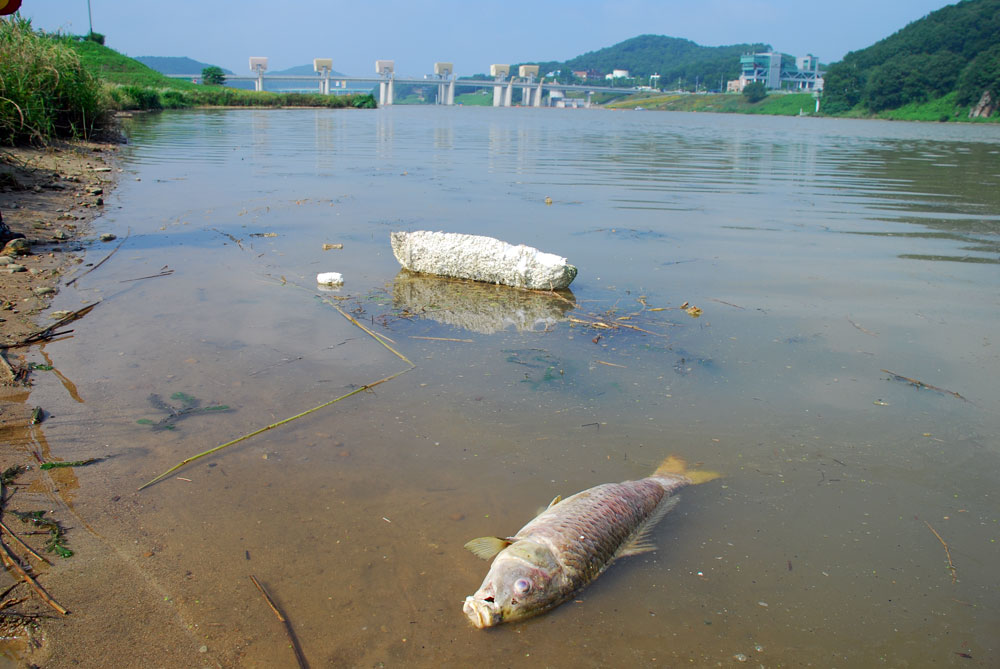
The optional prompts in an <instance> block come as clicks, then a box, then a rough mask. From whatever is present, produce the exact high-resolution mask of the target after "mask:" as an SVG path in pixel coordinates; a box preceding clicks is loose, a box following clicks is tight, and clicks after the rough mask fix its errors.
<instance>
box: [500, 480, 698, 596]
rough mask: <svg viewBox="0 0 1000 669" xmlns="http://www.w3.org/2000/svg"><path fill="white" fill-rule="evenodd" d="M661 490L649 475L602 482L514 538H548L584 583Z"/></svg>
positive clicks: (661, 495)
mask: <svg viewBox="0 0 1000 669" xmlns="http://www.w3.org/2000/svg"><path fill="white" fill-rule="evenodd" d="M675 487H680V486H675ZM666 495H667V493H666V491H665V489H664V488H663V486H661V485H659V484H658V483H655V482H653V481H651V480H649V479H643V480H641V481H626V482H624V483H605V484H602V485H599V486H596V487H594V488H590V489H589V490H584V491H583V492H580V493H577V494H576V495H573V496H572V497H570V498H567V499H565V500H563V501H561V502H559V504H557V505H556V506H553V507H551V508H549V509H546V510H545V511H544V512H543V513H542V514H541V515H540V516H538V517H537V518H535V519H534V520H532V521H531V522H530V523H528V524H527V525H525V526H524V527H523V528H521V530H520V531H519V532H518V533H517V534H515V535H514V537H513V538H514V539H515V540H521V539H528V540H532V539H544V540H548V541H549V542H551V544H552V545H553V546H555V547H556V548H557V550H558V552H557V557H556V559H557V560H558V561H559V562H561V563H562V564H563V565H564V566H565V568H566V571H567V575H568V576H569V577H570V579H571V580H572V581H574V584H575V585H576V586H577V587H579V586H583V585H585V584H586V583H589V582H590V581H592V580H593V579H595V578H597V577H598V576H599V575H600V574H601V572H602V571H604V569H606V568H607V567H608V565H610V564H611V562H612V561H614V559H615V557H616V553H617V552H618V550H619V549H621V548H622V546H624V545H627V543H628V539H629V538H630V537H631V536H632V535H633V534H634V533H635V532H636V531H637V530H638V529H639V528H640V527H641V526H642V524H643V521H644V520H645V519H646V518H647V517H648V516H649V515H650V514H652V513H653V511H654V510H655V509H656V507H657V506H658V505H659V504H660V502H661V501H662V500H663V499H664V498H665V497H666Z"/></svg>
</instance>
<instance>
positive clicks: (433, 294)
mask: <svg viewBox="0 0 1000 669" xmlns="http://www.w3.org/2000/svg"><path fill="white" fill-rule="evenodd" d="M574 299H575V298H574V296H573V293H572V292H570V291H568V290H566V291H559V293H544V292H538V291H530V290H520V289H518V288H511V287H510V286H499V285H492V284H487V283H480V282H476V281H463V280H461V279H448V278H443V277H436V276H430V275H426V274H416V273H414V272H409V271H407V270H405V269H404V270H400V272H399V274H397V275H396V278H395V279H393V282H392V302H393V306H394V307H395V308H397V309H403V310H405V311H406V312H407V313H409V314H414V315H418V316H420V317H422V318H428V319H430V320H433V321H436V322H438V323H441V324H444V325H450V326H454V327H460V328H463V329H465V330H468V331H470V332H478V333H480V334H493V333H494V332H500V331H501V330H506V329H508V328H513V329H514V330H516V331H518V332H521V331H540V330H542V331H544V330H549V329H551V328H552V327H553V326H554V325H555V324H556V323H558V322H559V321H561V320H563V319H564V318H565V317H566V314H567V313H568V312H569V311H570V310H572V309H574V308H575V307H576V304H575V301H574Z"/></svg>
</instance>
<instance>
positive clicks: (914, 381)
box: [882, 369, 969, 402]
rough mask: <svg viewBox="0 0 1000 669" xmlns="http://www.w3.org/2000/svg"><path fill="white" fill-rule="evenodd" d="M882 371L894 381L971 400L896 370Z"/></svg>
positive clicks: (963, 399)
mask: <svg viewBox="0 0 1000 669" xmlns="http://www.w3.org/2000/svg"><path fill="white" fill-rule="evenodd" d="M882 371H883V372H885V373H886V374H888V375H889V376H891V377H892V378H893V380H894V381H905V382H906V383H909V384H910V385H911V386H916V387H917V388H927V390H933V391H935V392H938V393H944V394H945V395H951V396H953V397H957V398H958V399H960V400H962V401H963V402H968V401H969V400H967V399H966V398H964V397H962V396H961V395H959V394H958V393H956V392H955V391H954V390H948V389H946V388H938V387H937V386H932V385H931V384H929V383H924V382H923V381H918V380H917V379H911V378H910V377H908V376H903V375H902V374H897V373H896V372H890V371H889V370H888V369H883V370H882Z"/></svg>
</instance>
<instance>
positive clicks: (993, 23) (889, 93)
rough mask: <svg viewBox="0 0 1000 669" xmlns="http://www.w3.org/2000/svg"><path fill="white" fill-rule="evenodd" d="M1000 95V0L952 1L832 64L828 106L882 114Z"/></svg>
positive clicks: (825, 97) (825, 105)
mask: <svg viewBox="0 0 1000 669" xmlns="http://www.w3.org/2000/svg"><path fill="white" fill-rule="evenodd" d="M986 90H989V91H991V94H992V96H993V99H994V100H995V99H997V97H998V96H1000V0H963V1H962V2H959V3H957V4H955V5H949V6H947V7H944V8H943V9H939V10H938V11H936V12H932V13H930V14H928V15H927V16H925V17H924V18H922V19H920V20H918V21H914V22H913V23H911V24H909V25H908V26H906V27H905V28H903V29H902V30H900V31H898V32H896V33H894V34H892V35H890V36H889V37H887V38H885V39H883V40H881V41H879V42H876V43H875V44H873V45H872V46H870V47H868V48H867V49H862V50H860V51H852V52H851V53H849V54H847V56H845V57H844V60H842V61H841V62H839V63H834V64H833V65H831V66H830V68H829V69H828V70H827V73H826V77H825V83H824V91H823V108H824V111H826V112H827V113H830V114H839V113H845V112H848V111H851V110H855V111H862V112H879V111H883V110H886V109H896V108H899V107H901V106H903V105H906V104H909V103H914V102H926V101H929V100H935V99H937V98H941V97H944V96H946V95H952V94H954V96H955V102H956V104H958V105H963V106H968V105H972V104H975V103H976V102H978V101H979V99H980V97H981V96H982V94H983V91H986Z"/></svg>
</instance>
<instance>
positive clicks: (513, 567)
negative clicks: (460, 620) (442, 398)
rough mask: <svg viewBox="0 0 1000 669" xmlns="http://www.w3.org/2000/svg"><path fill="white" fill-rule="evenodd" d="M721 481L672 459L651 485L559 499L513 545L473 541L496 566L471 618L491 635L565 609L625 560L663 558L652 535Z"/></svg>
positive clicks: (473, 598)
mask: <svg viewBox="0 0 1000 669" xmlns="http://www.w3.org/2000/svg"><path fill="white" fill-rule="evenodd" d="M717 477H718V474H715V473H713V472H705V471H690V472H689V471H687V470H686V468H685V466H684V463H683V461H681V460H679V459H677V458H673V457H671V458H667V459H666V460H664V461H663V463H662V464H661V465H660V467H659V468H657V470H656V472H654V473H653V475H652V476H649V477H647V478H644V479H640V480H638V481H625V482H623V483H605V484H603V485H598V486H595V487H593V488H589V489H587V490H584V491H582V492H578V493H577V494H575V495H573V496H572V497H569V498H567V499H565V500H560V498H558V497H557V498H556V499H555V500H553V501H552V504H550V505H549V507H548V508H547V509H545V511H543V512H542V513H541V514H539V515H538V516H537V517H536V518H534V519H533V520H532V521H531V522H529V523H528V524H527V525H525V526H524V527H522V528H521V529H520V530H519V531H518V533H517V534H515V535H514V536H513V537H508V538H505V539H501V538H498V537H482V538H479V539H473V540H472V541H470V542H469V543H467V544H466V548H468V549H469V550H470V551H472V552H473V553H475V554H476V555H477V556H479V557H481V558H483V559H489V558H491V557H493V556H496V558H495V559H494V560H493V564H492V565H490V570H489V573H488V574H487V575H486V579H485V580H484V581H483V584H482V585H481V586H480V587H479V590H477V591H476V593H475V594H474V595H470V596H469V597H466V598H465V604H464V606H463V611H464V612H465V615H466V616H468V618H469V620H471V621H472V624H473V625H475V626H476V627H478V628H485V627H493V626H495V625H499V624H500V623H504V622H510V621H514V620H522V619H524V618H529V617H531V616H535V615H538V614H539V613H544V612H545V611H548V610H550V609H552V608H554V607H556V606H558V605H559V604H561V603H563V602H564V601H566V600H567V599H569V598H570V597H572V596H573V594H574V593H576V592H577V591H578V590H580V589H581V588H583V587H584V586H586V585H587V584H588V583H590V582H591V581H593V580H594V579H596V578H597V577H598V576H600V575H601V574H602V573H603V572H604V570H605V569H607V568H608V567H609V566H610V565H611V563H612V562H614V561H615V560H617V559H618V558H619V557H622V556H625V555H635V554H637V553H644V552H647V551H651V550H655V546H653V544H652V543H650V542H649V540H648V535H649V532H650V531H651V530H652V528H653V527H655V525H656V523H657V522H659V520H660V519H661V518H663V516H664V514H666V513H667V512H668V511H669V510H670V509H672V508H673V507H674V505H675V504H676V503H677V501H678V499H679V498H678V497H676V496H675V493H676V492H677V491H678V490H680V489H681V488H683V487H685V486H688V485H691V484H693V483H703V482H705V481H710V480H712V479H714V478H717Z"/></svg>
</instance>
